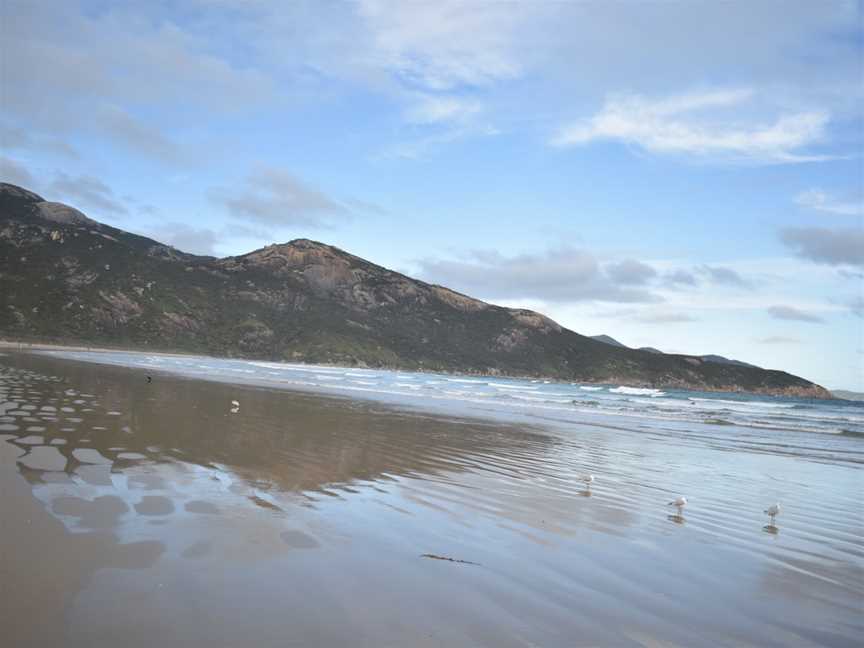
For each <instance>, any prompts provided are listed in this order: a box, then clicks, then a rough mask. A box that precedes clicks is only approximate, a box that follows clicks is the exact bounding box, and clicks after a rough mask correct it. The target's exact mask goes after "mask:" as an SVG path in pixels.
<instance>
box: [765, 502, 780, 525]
mask: <svg viewBox="0 0 864 648" xmlns="http://www.w3.org/2000/svg"><path fill="white" fill-rule="evenodd" d="M765 514H766V515H767V516H768V517H769V518H770V520H771V521H770V522H769V523H768V526H772V527H773V526H774V518H776V517H777V516H778V515H779V514H780V504H779V502H778V503H777V504H774V505H773V506H769V507H768V508H767V509H765Z"/></svg>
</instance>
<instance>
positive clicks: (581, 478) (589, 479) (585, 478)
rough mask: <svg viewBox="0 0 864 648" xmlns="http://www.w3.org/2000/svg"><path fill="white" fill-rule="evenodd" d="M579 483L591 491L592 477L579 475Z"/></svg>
mask: <svg viewBox="0 0 864 648" xmlns="http://www.w3.org/2000/svg"><path fill="white" fill-rule="evenodd" d="M579 481H581V482H582V483H583V484H585V488H587V489H588V490H591V484H593V483H594V475H580V476H579Z"/></svg>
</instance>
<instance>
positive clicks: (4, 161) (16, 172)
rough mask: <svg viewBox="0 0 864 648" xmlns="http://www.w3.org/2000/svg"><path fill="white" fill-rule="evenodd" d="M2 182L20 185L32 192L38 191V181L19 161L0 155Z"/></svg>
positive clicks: (0, 176) (0, 177)
mask: <svg viewBox="0 0 864 648" xmlns="http://www.w3.org/2000/svg"><path fill="white" fill-rule="evenodd" d="M0 181H2V182H9V183H11V184H14V185H19V186H21V187H24V188H25V189H30V190H31V191H35V190H36V179H35V178H34V177H33V174H32V173H30V171H28V170H27V169H26V168H25V167H24V165H22V164H21V163H20V162H18V161H17V160H13V159H12V158H8V157H5V156H2V155H0Z"/></svg>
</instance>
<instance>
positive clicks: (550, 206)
mask: <svg viewBox="0 0 864 648" xmlns="http://www.w3.org/2000/svg"><path fill="white" fill-rule="evenodd" d="M862 16H864V4H862V3H861V2H854V1H833V0H822V1H820V2H811V1H809V0H808V1H801V2H795V1H793V0H784V1H782V2H781V1H773V0H747V1H743V2H737V1H735V0H731V1H727V2H714V1H712V2H708V1H705V2H700V1H698V0H693V1H684V0H682V1H679V2H674V1H665V2H659V1H658V2H650V1H638V2H637V1H633V2H630V1H627V0H621V1H619V2H605V1H604V2H600V1H597V2H594V1H585V2H578V1H573V2H567V1H558V2H542V1H536V0H535V1H531V2H529V1H527V0H526V1H523V2H481V1H469V0H462V1H459V2H453V1H450V0H438V1H436V2H431V1H429V2H411V1H410V0H407V1H406V0H402V1H400V0H394V1H389V0H357V1H356V2H335V1H328V0H317V1H310V2H304V1H302V0H295V1H293V2H287V3H286V2H282V1H281V0H211V1H205V0H184V1H182V2H172V1H170V0H150V1H148V2H131V1H125V2H116V3H112V2H105V1H92V2H77V1H76V0H66V1H64V2H54V1H48V2H44V1H42V0H26V1H24V2H19V1H18V0H4V1H3V3H2V4H0V108H2V112H0V180H3V181H7V182H13V183H16V184H20V185H22V186H25V187H27V188H29V189H31V190H34V191H36V192H38V193H40V194H41V195H42V196H44V197H45V198H46V199H47V200H54V201H61V202H65V203H68V204H71V205H73V206H75V207H77V208H78V209H80V210H82V211H84V212H85V213H86V214H87V215H88V216H90V217H91V218H95V219H97V220H100V221H102V222H105V223H108V224H110V225H113V226H115V227H119V228H121V229H126V230H130V231H134V232H138V233H143V234H146V235H148V236H151V237H153V238H156V239H157V240H160V241H163V242H166V243H169V244H172V245H175V246H176V247H178V248H180V249H182V250H186V251H190V252H196V253H200V254H212V255H217V256H227V255H234V254H241V253H245V252H248V251H251V250H253V249H256V248H259V247H262V246H264V245H267V244H270V243H273V242H287V241H289V240H292V239H295V238H311V239H314V240H318V241H322V242H325V243H329V244H332V245H336V246H338V247H340V248H342V249H344V250H347V251H349V252H351V253H353V254H356V255H358V256H361V257H364V258H366V259H368V260H370V261H373V262H375V263H378V264H380V265H383V266H385V267H388V268H391V269H394V270H398V271H400V272H404V273H406V274H408V275H411V276H414V277H418V278H421V279H424V280H426V281H430V282H434V283H438V284H442V285H446V286H448V287H451V288H453V289H455V290H459V291H461V292H465V293H467V294H470V295H472V296H475V297H478V298H481V299H485V300H488V301H491V302H494V303H498V304H502V305H508V306H519V307H528V308H532V309H535V310H538V311H540V312H542V313H544V314H547V315H549V316H550V317H552V318H553V319H555V320H556V321H558V322H559V323H561V324H562V325H564V326H567V327H568V328H571V329H573V330H575V331H578V332H580V333H583V334H586V335H596V334H600V333H605V334H609V335H612V336H613V337H615V338H617V339H618V340H620V341H621V342H623V343H624V344H627V345H629V346H634V347H638V346H652V347H656V348H659V349H661V350H663V351H666V352H675V353H692V354H704V353H716V354H721V355H725V356H728V357H732V358H737V359H740V360H744V361H747V362H751V363H754V364H758V365H760V366H764V367H767V368H776V369H783V370H786V371H789V372H791V373H795V374H797V375H801V376H804V377H806V378H808V379H810V380H814V381H816V382H818V383H820V384H822V385H825V386H827V387H829V388H833V389H837V388H845V389H855V390H859V391H864V319H862V318H864V157H862V156H864V102H862V98H864V90H862V88H864V84H862V80H864V38H862V35H864V27H862V23H864V19H862Z"/></svg>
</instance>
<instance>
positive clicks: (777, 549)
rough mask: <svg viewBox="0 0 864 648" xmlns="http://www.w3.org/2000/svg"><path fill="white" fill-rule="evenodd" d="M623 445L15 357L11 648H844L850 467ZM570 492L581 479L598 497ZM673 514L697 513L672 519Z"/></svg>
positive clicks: (6, 532)
mask: <svg viewBox="0 0 864 648" xmlns="http://www.w3.org/2000/svg"><path fill="white" fill-rule="evenodd" d="M235 399H236V400H237V401H239V403H240V407H239V411H237V412H234V413H232V412H231V409H232V406H231V401H232V400H235ZM632 428H633V429H631V430H624V429H620V428H612V427H609V428H603V427H598V426H588V425H569V426H563V425H559V426H557V427H539V426H534V427H529V426H526V425H524V424H519V425H515V424H507V423H502V422H500V421H494V422H493V421H490V422H484V421H481V420H477V419H463V418H455V417H453V418H448V417H446V416H441V415H440V414H436V415H431V414H429V415H427V414H422V413H420V412H418V411H416V410H408V409H400V408H398V407H392V406H385V405H382V404H381V403H376V402H370V401H358V400H350V399H345V398H343V399H339V398H322V397H316V396H313V395H309V394H298V393H292V392H287V391H274V390H267V389H261V388H255V387H249V386H247V387H239V386H235V385H230V384H225V383H210V382H204V381H199V380H191V379H183V378H177V377H172V376H170V375H161V374H160V375H159V376H156V377H155V380H154V381H153V382H152V383H147V382H146V379H145V376H144V374H143V373H142V372H140V371H136V370H129V369H124V368H120V367H109V366H100V365H92V364H85V363H77V362H73V361H68V360H59V359H55V358H48V357H37V356H32V355H26V354H16V353H10V352H6V353H5V355H2V354H0V519H2V528H0V531H2V535H0V576H2V578H0V601H2V605H0V637H2V638H3V645H4V646H5V645H10V646H49V645H65V646H117V645H122V646H126V647H131V646H154V645H159V646H226V647H227V646H292V645H296V646H475V645H477V646H631V645H632V646H639V645H644V646H657V645H662V646H702V645H728V646H749V645H754V646H755V645H759V646H763V645H768V646H771V645H776V646H786V645H795V646H816V645H820V646H821V645H829V646H852V645H857V644H858V642H859V641H860V639H861V637H862V636H864V634H862V633H864V623H862V610H864V607H862V606H864V567H862V561H864V539H862V530H864V527H862V508H861V507H862V505H861V499H860V492H861V488H862V486H864V483H862V472H861V465H860V464H857V463H849V462H842V461H838V462H826V461H824V460H819V461H816V460H813V461H811V460H808V459H807V458H804V457H801V456H795V457H790V456H788V455H785V454H776V455H775V454H769V453H765V452H762V451H759V450H758V449H754V450H753V451H752V452H747V451H742V450H741V449H740V448H735V449H734V451H731V450H730V448H729V447H726V446H724V444H723V443H722V440H719V439H718V440H712V439H705V438H703V437H688V436H687V435H686V434H681V433H675V434H671V433H670V434H660V433H658V432H657V431H656V430H652V431H650V432H646V431H644V430H640V426H639V424H638V421H634V423H633V426H632ZM718 434H720V433H719V432H718ZM584 472H593V473H594V474H596V475H597V481H596V482H595V485H594V486H593V487H592V490H591V491H590V492H588V491H585V490H584V487H583V485H582V484H581V483H580V482H578V480H577V479H576V478H577V476H578V475H579V474H581V473H584ZM679 492H682V493H685V494H686V495H687V496H688V499H690V500H691V504H690V506H689V507H688V508H687V509H686V510H685V512H684V519H683V520H677V519H670V517H669V514H670V512H671V511H669V510H668V507H666V506H665V504H666V503H667V502H668V501H669V500H670V499H672V498H673V497H674V496H675V495H677V494H678V493H679ZM776 500H781V501H782V502H783V504H784V510H783V513H782V514H781V516H780V517H778V519H777V525H778V527H779V531H777V530H770V529H769V530H766V529H765V525H766V523H767V520H766V518H765V516H764V515H763V514H762V509H763V508H765V507H766V506H767V505H768V504H769V503H773V502H774V501H776ZM429 556H433V557H442V558H453V559H454V560H455V561H464V562H455V561H450V560H438V559H435V558H433V557H429Z"/></svg>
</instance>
